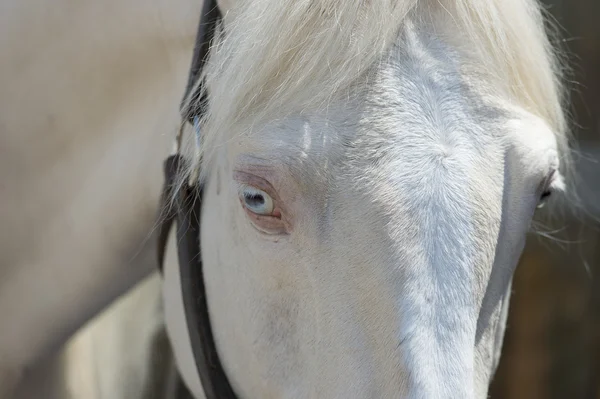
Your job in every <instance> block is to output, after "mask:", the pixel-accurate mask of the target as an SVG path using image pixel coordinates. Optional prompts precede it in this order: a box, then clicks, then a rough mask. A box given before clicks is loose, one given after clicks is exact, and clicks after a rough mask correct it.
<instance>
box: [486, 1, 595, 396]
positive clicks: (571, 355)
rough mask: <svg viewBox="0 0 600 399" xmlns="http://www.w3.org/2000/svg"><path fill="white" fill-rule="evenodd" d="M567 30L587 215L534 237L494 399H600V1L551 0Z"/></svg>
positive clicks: (520, 274)
mask: <svg viewBox="0 0 600 399" xmlns="http://www.w3.org/2000/svg"><path fill="white" fill-rule="evenodd" d="M544 3H545V4H546V5H547V8H548V11H549V13H550V14H552V16H553V17H554V18H555V19H556V20H557V21H558V23H559V24H560V26H561V27H562V29H563V31H562V32H561V33H562V38H563V43H562V45H563V47H564V48H565V49H566V50H567V56H568V59H569V60H570V67H571V68H572V72H571V74H570V76H569V81H570V87H569V89H570V90H571V110H570V111H571V113H572V119H573V121H572V122H573V123H572V124H573V130H574V135H575V143H576V145H577V146H578V147H579V148H578V155H576V164H577V170H578V173H579V177H580V182H579V188H578V191H579V193H580V195H581V200H582V203H583V205H584V211H582V212H579V214H578V215H568V214H567V215H566V216H565V217H563V218H562V219H561V220H559V221H557V222H554V223H552V224H551V225H546V227H545V228H542V231H552V233H551V234H550V235H552V236H553V237H555V238H554V239H548V238H543V237H540V236H535V235H532V236H530V237H529V241H528V244H527V247H526V249H525V253H524V254H523V257H522V259H521V262H520V264H519V266H518V268H517V271H516V274H515V277H514V280H513V297H512V300H511V305H510V306H511V308H510V313H509V318H508V326H507V331H506V336H505V341H504V348H503V355H502V359H501V361H500V366H499V369H498V371H497V373H496V376H495V378H494V381H493V383H492V386H491V389H490V396H491V398H492V399H505V398H506V399H521V398H523V399H525V398H526V399H542V398H543V399H559V398H560V399H571V398H572V399H592V398H594V399H596V398H598V399H600V0H545V1H544Z"/></svg>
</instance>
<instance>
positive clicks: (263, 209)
mask: <svg viewBox="0 0 600 399" xmlns="http://www.w3.org/2000/svg"><path fill="white" fill-rule="evenodd" d="M240 199H241V200H242V203H243V204H244V206H245V207H246V209H248V210H249V211H250V212H252V213H256V214H257V215H270V214H271V213H272V212H273V208H274V206H273V199H272V198H271V197H270V196H269V194H267V193H265V192H264V191H262V190H259V189H257V188H254V187H250V186H244V187H242V188H241V189H240Z"/></svg>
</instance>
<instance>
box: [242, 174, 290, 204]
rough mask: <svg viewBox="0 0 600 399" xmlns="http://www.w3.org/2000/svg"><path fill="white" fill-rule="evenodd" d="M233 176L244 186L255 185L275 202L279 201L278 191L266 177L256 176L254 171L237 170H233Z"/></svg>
mask: <svg viewBox="0 0 600 399" xmlns="http://www.w3.org/2000/svg"><path fill="white" fill-rule="evenodd" d="M233 178H234V179H235V180H236V181H237V182H238V184H239V185H240V186H242V187H244V186H249V187H254V188H257V189H259V190H262V191H264V192H265V193H267V194H268V195H269V196H270V197H271V198H272V199H273V201H275V202H278V201H279V198H278V196H277V191H275V188H273V186H272V185H271V183H269V182H268V181H267V180H266V179H263V178H262V177H259V176H256V175H254V174H252V173H248V172H241V171H235V172H233Z"/></svg>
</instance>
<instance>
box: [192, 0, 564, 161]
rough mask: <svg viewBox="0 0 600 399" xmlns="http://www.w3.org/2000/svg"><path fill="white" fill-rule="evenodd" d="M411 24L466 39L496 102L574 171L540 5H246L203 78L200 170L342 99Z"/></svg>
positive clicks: (465, 1)
mask: <svg viewBox="0 0 600 399" xmlns="http://www.w3.org/2000/svg"><path fill="white" fill-rule="evenodd" d="M408 15H413V16H414V17H415V19H417V20H419V19H421V20H428V21H432V20H433V21H434V23H435V22H436V21H438V19H439V18H440V16H443V17H444V18H445V19H446V20H447V21H450V23H451V24H455V27H454V28H453V30H452V31H455V32H461V39H460V40H461V41H462V42H464V41H465V38H468V39H467V41H468V43H464V44H463V45H464V48H465V49H468V51H469V52H470V53H471V54H474V56H475V57H476V63H477V64H480V65H481V70H482V71H484V73H486V74H487V75H489V77H490V79H492V81H493V82H494V85H495V86H497V90H498V94H499V95H500V96H502V97H504V98H506V99H508V100H509V101H511V102H513V103H514V104H516V105H519V106H521V107H523V108H525V109H526V110H528V111H529V112H531V113H533V114H535V115H537V116H539V117H541V118H542V119H543V120H545V121H546V122H547V123H548V125H549V126H550V127H551V128H552V129H553V131H554V133H555V134H556V137H557V140H558V144H559V148H560V150H561V156H562V158H563V161H562V165H563V167H568V165H569V151H568V144H567V138H568V137H567V136H568V131H567V128H566V123H565V117H564V115H563V108H562V88H561V84H560V69H561V67H560V65H559V62H558V60H557V57H556V56H555V54H554V53H553V50H552V47H551V45H550V43H549V40H548V38H547V36H546V32H545V30H544V21H543V17H542V10H541V8H540V6H539V4H538V3H537V1H536V0H420V1H419V0H370V1H365V0H344V1H339V0H252V1H242V2H241V4H238V5H237V6H235V7H234V8H233V9H232V10H231V12H230V14H228V15H227V26H226V27H225V31H226V34H224V35H222V37H221V40H219V41H218V44H217V45H216V46H215V47H214V48H213V49H212V52H211V56H210V61H209V63H208V67H207V68H206V71H205V76H206V79H207V82H208V90H209V91H210V96H209V106H208V112H207V115H206V117H205V120H204V122H203V125H204V129H203V139H204V142H203V146H202V150H203V151H204V153H205V156H204V157H202V162H203V163H206V162H208V160H209V158H210V157H208V156H206V155H208V154H206V152H207V151H209V150H210V149H211V148H214V146H215V145H218V144H219V143H223V142H224V141H225V140H228V139H230V138H231V135H232V134H235V133H238V134H239V133H240V132H248V130H249V129H252V126H255V125H257V124H260V123H261V122H264V121H266V120H272V119H276V118H281V117H283V116H285V115H286V114H289V113H292V112H302V111H304V110H307V109H311V108H312V109H314V108H315V107H323V106H326V105H327V104H328V102H329V101H330V100H331V98H332V97H334V96H339V95H343V90H344V89H345V88H347V87H348V86H349V85H350V84H351V83H352V82H354V81H355V80H356V79H357V78H358V77H360V76H362V74H364V73H365V71H367V69H368V68H369V67H370V66H371V65H373V63H374V62H376V60H377V59H378V58H379V57H380V56H381V55H382V54H383V53H384V52H385V51H386V49H387V48H388V46H389V45H390V44H391V43H392V42H393V41H394V40H395V38H396V32H397V31H398V29H399V27H400V26H401V24H402V23H403V21H404V20H405V18H406V17H407V16H408ZM432 18H433V19H432ZM446 23H447V22H446ZM434 26H435V25H434ZM241 126H243V128H241ZM203 169H204V170H206V169H208V168H206V167H204V168H203Z"/></svg>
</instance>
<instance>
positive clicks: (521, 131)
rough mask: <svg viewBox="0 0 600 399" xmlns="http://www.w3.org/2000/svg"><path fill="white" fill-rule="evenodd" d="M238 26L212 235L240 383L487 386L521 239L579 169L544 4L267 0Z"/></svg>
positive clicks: (231, 368)
mask: <svg viewBox="0 0 600 399" xmlns="http://www.w3.org/2000/svg"><path fill="white" fill-rule="evenodd" d="M227 19H228V20H227V21H226V23H225V27H224V30H223V34H222V36H221V37H220V39H219V41H218V43H217V45H216V46H215V48H214V49H213V51H212V54H211V58H210V62H209V66H208V70H207V71H206V74H205V75H206V79H207V82H208V89H207V90H208V98H209V107H208V113H207V116H206V118H205V119H204V121H203V137H204V139H203V142H202V147H201V148H200V150H201V152H202V154H201V155H202V157H201V158H200V165H201V169H202V175H201V179H202V180H203V181H204V183H205V191H204V203H203V212H202V231H201V238H202V245H201V246H202V257H203V259H204V276H205V283H206V290H207V296H208V305H209V306H208V307H209V311H210V316H211V322H212V323H211V324H212V329H213V333H214V334H215V340H216V345H217V349H218V352H219V355H220V358H221V361H222V362H223V364H224V369H225V372H226V374H227V376H228V378H229V380H230V381H231V383H232V386H233V388H234V390H235V391H236V392H237V394H238V395H239V397H242V398H308V397H316V398H379V397H381V398H398V397H403V398H485V397H486V395H487V391H488V385H489V382H490V379H491V378H492V375H493V372H494V370H495V368H496V365H497V363H498V359H499V354H500V348H501V344H502V338H503V332H504V327H505V322H506V313H507V306H508V299H509V296H510V282H511V276H512V274H513V271H514V268H515V265H516V264H517V261H518V259H519V257H520V254H521V251H522V249H523V246H524V243H525V238H526V233H527V231H528V229H529V226H530V223H531V221H532V218H533V217H534V211H535V210H536V207H537V206H538V205H539V204H540V203H542V202H543V201H545V199H546V198H547V197H548V195H549V194H551V193H552V192H554V191H557V190H558V191H560V190H561V189H562V188H563V178H562V176H564V175H565V173H566V172H567V170H568V167H569V149H568V145H567V129H566V126H565V118H564V116H563V112H562V104H561V101H562V100H561V97H562V89H561V87H560V85H559V75H558V72H559V71H560V70H561V67H560V65H559V64H558V62H557V60H556V58H555V56H554V54H553V51H552V48H551V46H550V43H549V40H548V37H547V35H546V33H545V31H544V24H543V17H542V13H541V9H540V6H539V5H538V3H537V2H536V1H534V0H423V1H416V0H415V1H410V0H397V1H389V0H387V1H386V0H375V1H368V2H367V1H362V0H347V1H343V2H342V1H334V0H318V1H314V0H312V1H309V0H254V1H248V2H242V3H241V4H240V5H239V6H234V8H233V9H232V10H231V11H230V13H229V15H228V16H227ZM175 281H177V275H176V270H175V269H174V267H173V265H171V266H170V267H168V268H167V273H166V285H165V286H166V298H167V303H170V302H169V298H170V296H176V295H179V291H178V289H177V288H176V287H175V286H172V285H171V284H173V282H175ZM174 302H175V301H173V302H172V303H174ZM166 313H167V314H166V316H167V319H166V320H167V327H168V329H169V330H170V334H171V338H172V342H173V344H174V346H175V353H176V356H177V359H178V362H179V365H180V370H181V372H182V373H183V376H184V378H185V380H186V381H187V384H188V385H189V386H190V387H191V388H192V390H193V392H194V393H195V395H196V396H197V397H202V388H201V386H200V382H199V379H198V376H197V373H196V372H195V370H194V369H193V367H190V364H192V361H191V359H190V357H191V350H190V347H189V345H188V344H187V343H186V338H187V337H186V336H185V329H181V328H179V326H181V325H183V324H184V323H185V321H184V320H182V318H181V316H180V315H181V312H177V311H176V306H167V307H166ZM175 313H178V314H175Z"/></svg>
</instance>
